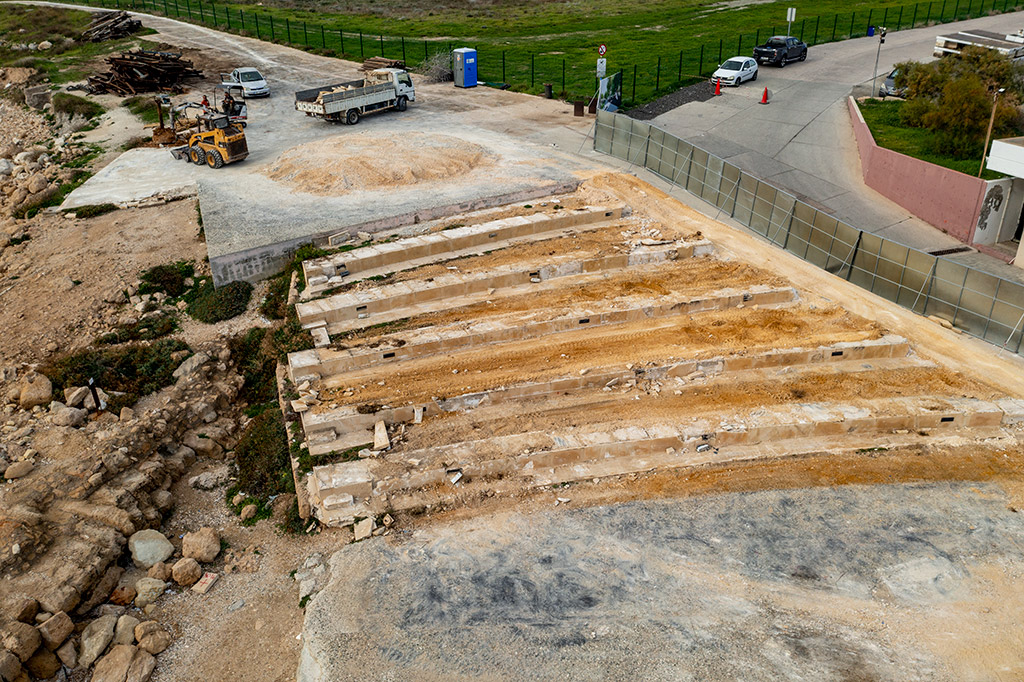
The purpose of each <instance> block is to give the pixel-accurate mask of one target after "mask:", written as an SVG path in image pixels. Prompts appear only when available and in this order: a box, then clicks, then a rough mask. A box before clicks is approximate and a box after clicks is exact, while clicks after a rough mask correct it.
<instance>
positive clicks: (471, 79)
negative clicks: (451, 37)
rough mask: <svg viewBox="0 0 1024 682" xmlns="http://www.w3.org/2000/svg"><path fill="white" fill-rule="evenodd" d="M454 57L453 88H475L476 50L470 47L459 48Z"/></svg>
mask: <svg viewBox="0 0 1024 682" xmlns="http://www.w3.org/2000/svg"><path fill="white" fill-rule="evenodd" d="M454 55H455V64H454V67H455V68H454V71H455V87H457V88H475V87H476V50H474V49H473V48H471V47H460V48H458V49H457V50H455V51H454Z"/></svg>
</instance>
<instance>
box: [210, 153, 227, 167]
mask: <svg viewBox="0 0 1024 682" xmlns="http://www.w3.org/2000/svg"><path fill="white" fill-rule="evenodd" d="M206 165H207V166H209V167H210V168H220V167H221V166H223V165H224V157H223V156H221V155H220V152H218V151H217V150H216V149H214V150H213V151H211V152H210V153H209V154H207V155H206Z"/></svg>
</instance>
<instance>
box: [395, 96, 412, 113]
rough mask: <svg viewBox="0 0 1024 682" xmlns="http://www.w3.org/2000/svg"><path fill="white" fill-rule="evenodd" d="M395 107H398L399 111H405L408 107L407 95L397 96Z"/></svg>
mask: <svg viewBox="0 0 1024 682" xmlns="http://www.w3.org/2000/svg"><path fill="white" fill-rule="evenodd" d="M397 108H398V110H399V111H405V110H406V109H408V108H409V99H408V98H407V97H405V96H404V95H403V96H402V97H399V98H398V107H397Z"/></svg>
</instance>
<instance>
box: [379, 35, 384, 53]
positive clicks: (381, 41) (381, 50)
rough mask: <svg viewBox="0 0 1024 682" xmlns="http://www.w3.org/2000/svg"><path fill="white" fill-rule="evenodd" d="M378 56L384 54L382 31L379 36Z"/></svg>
mask: <svg viewBox="0 0 1024 682" xmlns="http://www.w3.org/2000/svg"><path fill="white" fill-rule="evenodd" d="M380 56H381V57H383V56H384V34H383V33H382V34H381V36H380Z"/></svg>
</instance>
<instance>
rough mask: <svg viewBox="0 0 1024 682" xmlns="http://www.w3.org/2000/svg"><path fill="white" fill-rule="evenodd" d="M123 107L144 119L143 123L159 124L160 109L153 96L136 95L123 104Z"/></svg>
mask: <svg viewBox="0 0 1024 682" xmlns="http://www.w3.org/2000/svg"><path fill="white" fill-rule="evenodd" d="M121 106H123V107H125V108H127V109H128V111H130V112H132V113H133V114H135V115H136V116H138V117H139V118H141V119H142V122H143V123H159V122H160V108H159V107H158V106H157V104H156V100H154V98H153V96H152V95H136V96H135V97H129V98H128V99H126V100H124V101H122V102H121Z"/></svg>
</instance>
